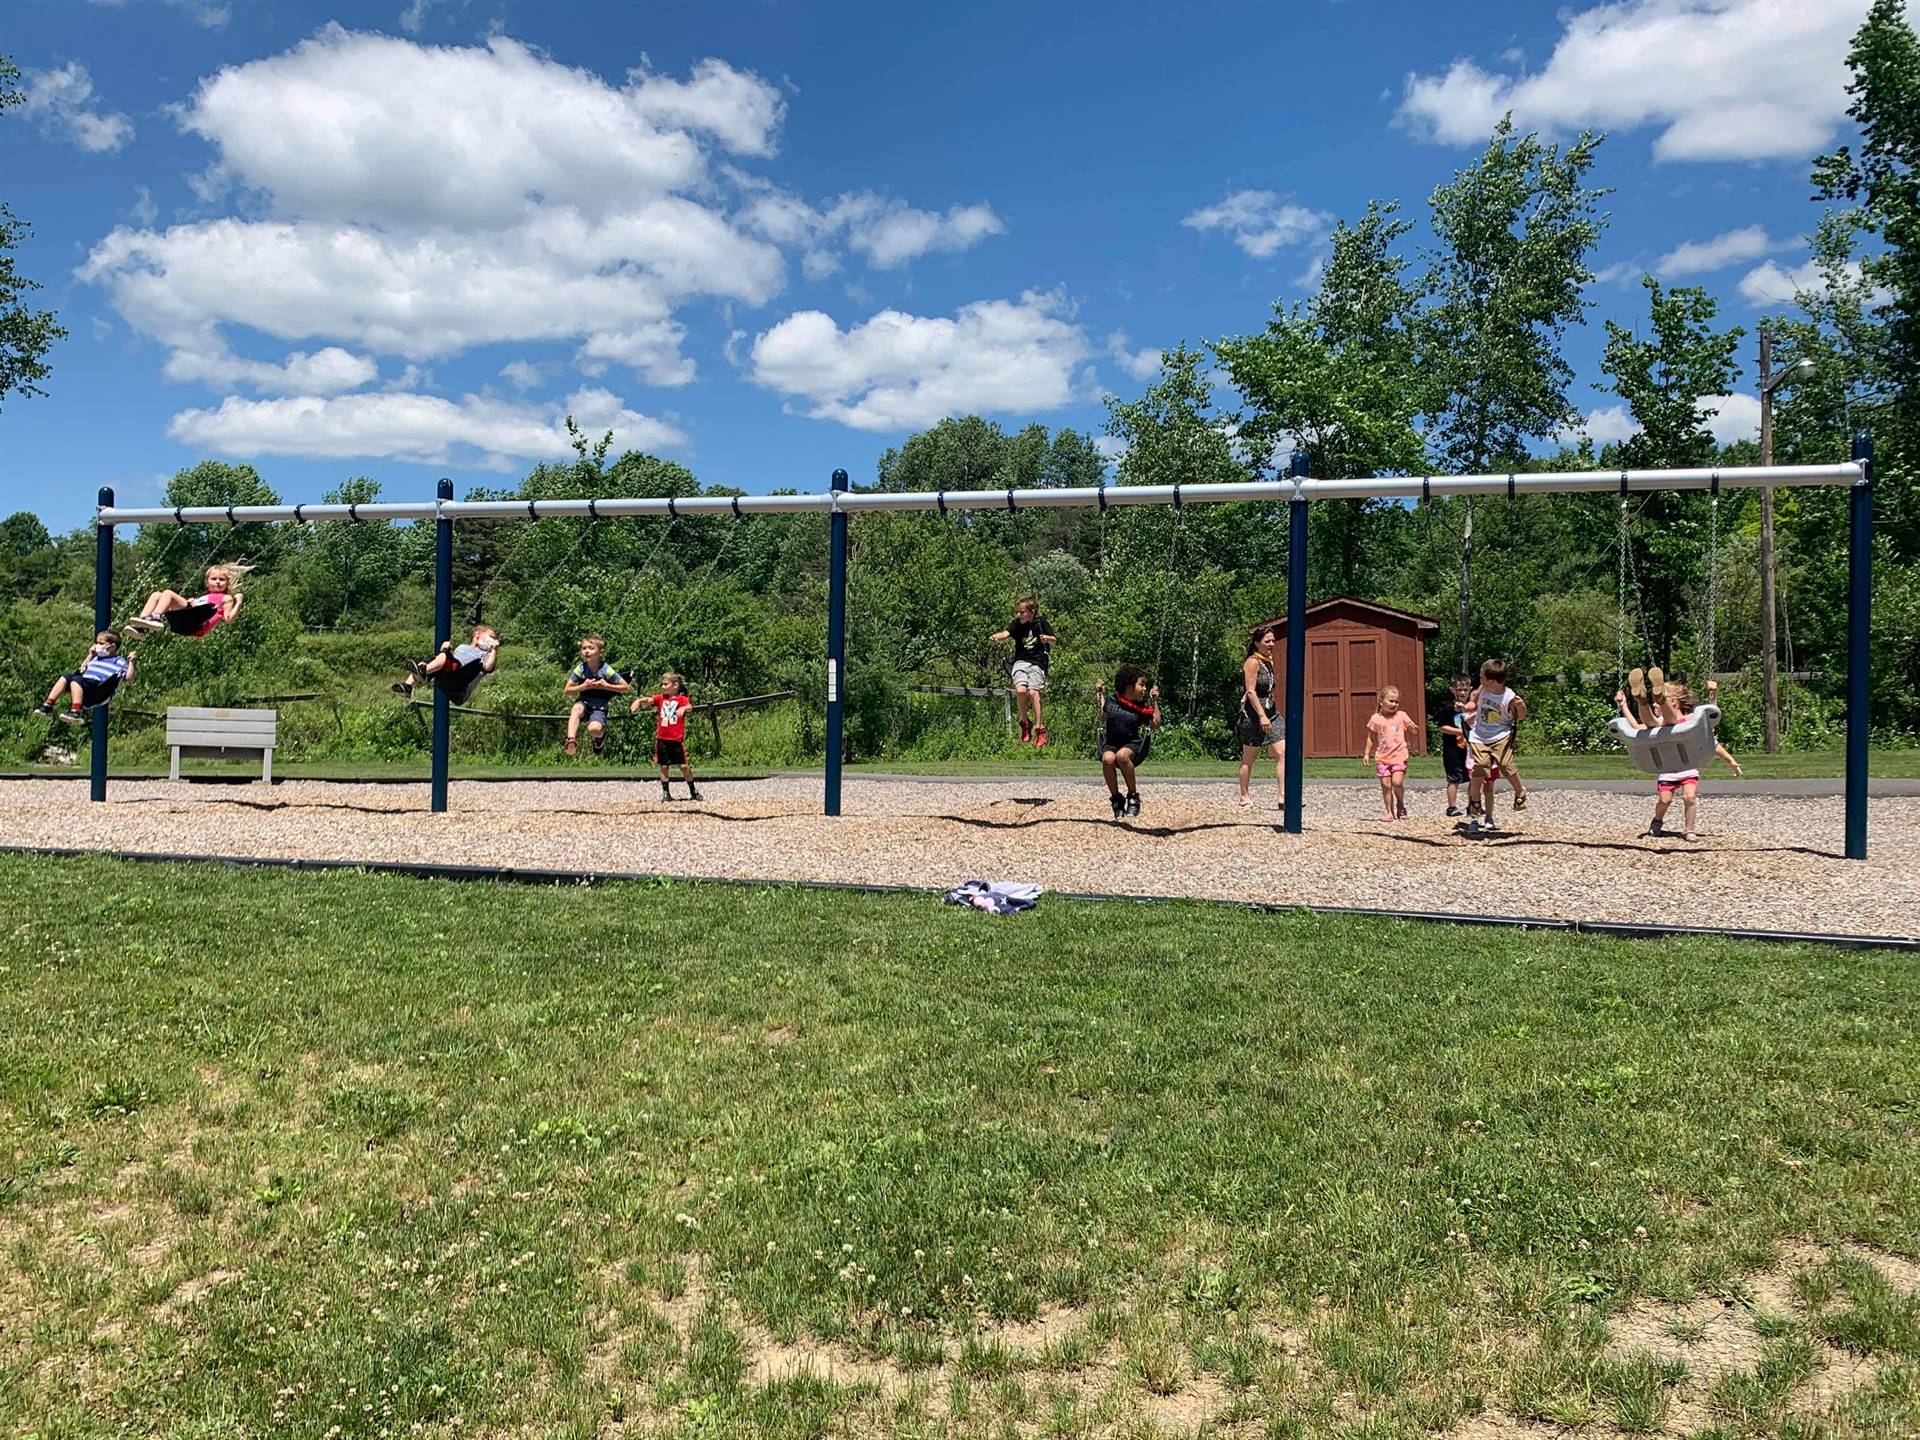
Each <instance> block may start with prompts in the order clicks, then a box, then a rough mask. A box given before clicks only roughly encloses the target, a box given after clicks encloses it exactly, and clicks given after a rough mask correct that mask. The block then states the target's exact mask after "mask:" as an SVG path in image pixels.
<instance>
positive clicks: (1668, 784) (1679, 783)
mask: <svg viewBox="0 0 1920 1440" xmlns="http://www.w3.org/2000/svg"><path fill="white" fill-rule="evenodd" d="M1653 783H1654V784H1655V785H1656V786H1657V787H1658V788H1659V790H1660V793H1661V794H1662V795H1671V794H1673V792H1674V791H1676V790H1681V789H1684V788H1685V787H1687V786H1688V785H1691V786H1693V789H1694V793H1695V794H1696V795H1697V794H1699V793H1700V779H1699V777H1698V776H1690V777H1688V778H1687V779H1685V780H1656V781H1654V782H1653Z"/></svg>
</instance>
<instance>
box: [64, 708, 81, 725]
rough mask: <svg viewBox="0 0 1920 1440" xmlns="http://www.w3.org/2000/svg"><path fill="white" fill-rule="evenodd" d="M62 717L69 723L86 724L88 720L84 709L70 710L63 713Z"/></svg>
mask: <svg viewBox="0 0 1920 1440" xmlns="http://www.w3.org/2000/svg"><path fill="white" fill-rule="evenodd" d="M60 718H61V719H62V720H64V721H66V722H67V724H69V725H84V724H85V723H86V720H87V712H86V711H84V710H68V711H66V712H65V713H64V714H62V715H61V716H60Z"/></svg>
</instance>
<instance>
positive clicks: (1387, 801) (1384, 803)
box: [1380, 775, 1393, 820]
mask: <svg viewBox="0 0 1920 1440" xmlns="http://www.w3.org/2000/svg"><path fill="white" fill-rule="evenodd" d="M1380 808H1381V809H1382V810H1384V811H1385V812H1386V816H1387V819H1389V820H1391V819H1392V818H1393V780H1392V778H1391V777H1390V776H1386V775H1382V776H1381V777H1380Z"/></svg>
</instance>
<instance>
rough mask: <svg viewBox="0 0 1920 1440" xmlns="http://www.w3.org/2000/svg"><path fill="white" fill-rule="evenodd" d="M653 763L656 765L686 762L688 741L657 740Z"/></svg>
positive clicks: (654, 744)
mask: <svg viewBox="0 0 1920 1440" xmlns="http://www.w3.org/2000/svg"><path fill="white" fill-rule="evenodd" d="M653 763H654V764H656V765H684V764H686V763H687V742H686V741H684V740H655V741H654V742H653Z"/></svg>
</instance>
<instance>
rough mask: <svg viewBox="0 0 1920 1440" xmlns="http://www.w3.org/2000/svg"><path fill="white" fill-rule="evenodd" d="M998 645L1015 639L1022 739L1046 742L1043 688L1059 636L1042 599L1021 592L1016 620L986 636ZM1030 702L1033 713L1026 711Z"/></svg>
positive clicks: (1015, 698) (1037, 743)
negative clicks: (1052, 651)
mask: <svg viewBox="0 0 1920 1440" xmlns="http://www.w3.org/2000/svg"><path fill="white" fill-rule="evenodd" d="M987 638H988V639H989V640H991V641H992V642H993V643H994V644H996V645H998V644H999V643H1000V642H1001V641H1002V640H1012V641H1013V669H1012V671H1011V672H1010V673H1011V674H1012V676H1013V703H1014V704H1015V705H1017V706H1019V707H1020V743H1021V744H1023V745H1024V744H1026V743H1028V742H1029V741H1031V742H1032V743H1033V744H1034V745H1035V746H1036V747H1038V746H1041V745H1044V744H1046V743H1047V722H1046V720H1045V718H1044V717H1043V716H1042V715H1041V713H1040V692H1041V691H1042V690H1045V689H1046V688H1047V660H1048V656H1049V652H1050V651H1051V650H1052V648H1053V645H1054V643H1055V640H1056V637H1055V635H1054V633H1053V627H1052V626H1051V625H1049V624H1048V623H1047V618H1046V616H1044V615H1042V614H1041V613H1040V602H1039V600H1038V599H1036V598H1035V597H1034V596H1032V595H1022V596H1021V597H1020V598H1019V599H1018V600H1017V601H1015V602H1014V606H1013V623H1012V624H1010V625H1008V626H1007V628H1006V629H1004V630H996V631H994V633H993V634H992V635H989V636H988V637H987ZM1029 706H1031V707H1032V709H1033V715H1032V717H1031V718H1029V717H1028V715H1027V709H1028V707H1029Z"/></svg>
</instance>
